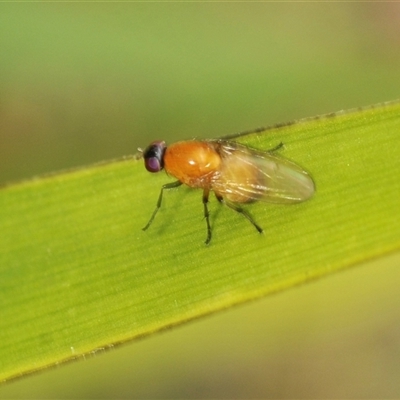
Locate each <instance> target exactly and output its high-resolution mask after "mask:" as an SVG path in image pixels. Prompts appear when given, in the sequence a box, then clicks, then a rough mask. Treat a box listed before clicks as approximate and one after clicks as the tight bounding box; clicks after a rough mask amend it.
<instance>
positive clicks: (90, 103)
mask: <svg viewBox="0 0 400 400" xmlns="http://www.w3.org/2000/svg"><path fill="white" fill-rule="evenodd" d="M0 49H1V55H2V57H1V61H0V159H1V160H2V163H1V166H0V184H1V183H6V182H9V181H15V180H20V179H25V178H29V177H32V176H35V175H38V174H42V173H45V172H50V171H54V170H60V169H65V168H70V167H74V166H81V165H85V164H90V163H93V162H97V161H101V160H105V159H111V158H117V157H121V156H122V155H127V154H133V153H135V152H136V148H137V147H139V146H141V147H144V146H146V145H147V144H148V142H149V141H150V140H153V139H165V140H167V141H176V140H178V139H183V138H192V137H217V136H221V135H226V134H230V133H234V132H239V131H243V130H247V129H251V128H256V127H259V126H265V125H271V124H275V123H278V122H286V121H290V120H293V119H297V118H302V117H306V116H312V115H316V114H321V113H326V112H331V111H337V110H340V109H348V108H352V107H358V106H363V105H368V104H374V103H378V102H382V101H387V100H393V99H396V98H398V97H400V96H399V93H400V79H399V78H400V74H399V71H400V4H399V3H281V4H279V3H225V2H219V3H167V2H166V3H163V2H159V3H145V2H144V3H117V2H116V3H112V2H109V3H94V2H93V3H91V2H85V3H61V2H60V3H57V2H53V3H2V4H0ZM379 134H380V133H379V132H377V146H379ZM310 152H312V149H310ZM334 167H335V163H334V160H332V168H334ZM138 195H142V193H138ZM383 206H384V205H383ZM127 218H129V216H127ZM394 218H398V216H394ZM360 223H361V222H360ZM399 264H400V258H399V256H398V255H397V256H396V255H393V256H390V257H387V258H385V259H383V260H376V261H373V262H370V263H367V264H365V265H363V266H362V267H361V268H354V269H352V270H350V271H348V272H345V273H341V274H337V275H334V276H331V277H329V278H326V279H324V280H321V281H317V282H314V283H311V284H308V285H305V286H302V287H299V288H296V289H293V290H290V291H287V292H284V293H281V294H279V295H275V296H270V297H268V298H266V299H264V300H262V301H258V302H255V303H253V304H248V305H245V306H242V307H239V308H236V309H234V310H230V311H228V312H225V313H220V314H217V315H215V316H213V317H210V318H207V319H203V320H200V321H196V322H194V323H192V324H188V325H185V326H182V327H179V328H177V329H174V330H171V331H167V332H164V333H163V334H160V335H155V336H154V337H150V338H148V339H146V340H143V341H140V342H136V343H132V344H128V345H124V346H122V347H120V348H119V349H116V350H113V351H109V352H107V353H105V354H102V352H101V351H98V352H97V353H96V354H95V356H94V357H91V358H89V359H86V360H85V361H84V362H82V361H81V362H76V363H71V364H69V365H66V366H62V367H60V368H57V369H53V370H49V371H46V372H44V373H42V374H38V375H36V376H31V377H28V378H26V379H22V380H19V381H16V382H12V383H10V384H8V385H5V386H2V387H0V398H33V397H34V398H83V397H85V398H154V397H158V398H163V397H169V398H179V397H185V398H199V397H220V398H224V397H230V398H231V397H238V398H249V397H264V398H266V397H274V398H285V397H318V398H321V397H325V398H327V397H330V398H332V397H342V398H343V397H400V380H399V379H398V377H399V376H400V362H399V359H400V312H399V310H400V294H399V290H398V282H400V272H399V268H398V267H399ZM1 307H2V306H1V304H0V310H1ZM0 313H1V311H0ZM0 315H1V314H0ZM99 354H101V356H99Z"/></svg>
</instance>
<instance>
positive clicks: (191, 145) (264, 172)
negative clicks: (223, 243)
mask: <svg viewBox="0 0 400 400" xmlns="http://www.w3.org/2000/svg"><path fill="white" fill-rule="evenodd" d="M279 147H281V145H279V146H278V147H276V148H275V149H272V150H269V151H260V150H255V149H251V148H249V147H247V146H244V145H242V144H239V143H237V142H234V141H229V140H223V139H215V140H187V141H182V142H177V143H174V144H171V145H169V146H167V145H166V143H165V142H164V141H155V142H152V143H151V144H150V145H149V146H148V147H147V148H146V149H145V150H144V151H143V157H144V164H145V167H146V169H147V170H148V171H150V172H159V171H161V170H162V169H165V171H166V172H167V174H168V175H172V176H174V177H175V178H176V179H177V181H175V182H171V183H167V184H165V185H163V186H162V188H161V192H160V195H159V197H158V201H157V206H156V209H155V210H154V212H153V214H152V216H151V218H150V220H149V222H148V223H147V225H146V226H145V227H144V228H143V230H146V229H147V228H148V227H149V226H150V225H151V223H152V222H153V220H154V217H155V216H156V214H157V211H158V210H159V208H160V207H161V202H162V196H163V192H164V189H171V188H174V187H177V186H180V185H182V184H185V185H188V186H190V187H192V188H201V189H203V205H204V217H205V220H206V223H207V238H206V242H205V243H206V244H208V243H210V240H211V225H210V220H209V212H208V207H207V203H208V197H209V194H210V191H213V192H214V194H215V196H216V198H217V200H218V201H219V202H223V203H225V204H226V205H227V206H229V207H230V208H232V209H233V210H235V211H237V212H238V213H240V214H242V215H243V216H244V217H246V218H247V219H248V220H249V221H250V222H251V223H252V224H253V225H254V227H255V228H256V229H257V231H258V232H260V233H261V232H262V231H263V230H262V228H261V227H260V226H259V225H258V224H257V223H256V222H255V221H254V220H253V218H252V217H251V216H250V214H248V213H247V211H246V210H245V209H243V208H242V207H241V204H243V203H249V202H252V201H256V200H259V201H265V202H270V203H278V204H293V203H300V202H302V201H305V200H307V199H309V198H310V197H311V196H312V195H313V193H314V191H315V185H314V182H313V180H312V178H311V177H310V175H308V173H307V172H306V171H304V170H303V169H302V168H301V167H299V166H298V165H297V164H294V163H293V162H291V161H288V160H286V159H284V158H283V157H279V156H277V155H275V154H274V151H275V150H277V149H278V148H279Z"/></svg>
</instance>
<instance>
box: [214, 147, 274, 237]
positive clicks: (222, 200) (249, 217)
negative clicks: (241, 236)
mask: <svg viewBox="0 0 400 400" xmlns="http://www.w3.org/2000/svg"><path fill="white" fill-rule="evenodd" d="M279 147H281V146H279ZM215 196H216V198H217V200H218V201H219V202H220V203H224V204H226V205H227V206H228V207H229V208H231V209H232V210H234V211H236V212H238V213H239V214H242V215H243V216H244V217H245V218H247V219H248V220H249V221H250V222H251V223H252V225H253V226H254V228H256V229H257V231H258V232H259V233H263V228H261V226H260V225H258V224H257V222H256V221H254V219H253V217H252V216H251V215H250V214H249V213H248V212H247V211H246V210H245V209H243V208H242V207H240V206H238V205H237V204H236V203H231V202H230V201H226V200H224V199H223V197H222V196H218V195H215Z"/></svg>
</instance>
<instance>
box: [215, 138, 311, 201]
mask: <svg viewBox="0 0 400 400" xmlns="http://www.w3.org/2000/svg"><path fill="white" fill-rule="evenodd" d="M215 143H216V146H217V151H218V152H219V154H220V156H221V159H222V165H221V169H220V175H219V177H218V178H217V181H216V182H215V184H214V190H215V192H216V193H217V194H220V195H221V196H222V197H225V198H226V199H227V200H230V201H233V202H247V201H252V200H261V201H266V202H270V203H280V204H290V203H299V202H302V201H305V200H307V199H309V198H310V197H311V196H312V195H313V193H314V191H315V185H314V181H313V180H312V178H311V177H310V175H309V174H308V173H307V172H306V171H304V170H303V169H302V168H301V167H300V166H298V165H297V164H295V163H293V162H291V161H289V160H287V159H285V158H283V157H280V156H277V155H275V154H273V153H272V152H262V151H258V150H254V149H250V148H248V147H246V146H243V145H240V144H238V143H236V142H229V141H222V140H219V141H216V142H215Z"/></svg>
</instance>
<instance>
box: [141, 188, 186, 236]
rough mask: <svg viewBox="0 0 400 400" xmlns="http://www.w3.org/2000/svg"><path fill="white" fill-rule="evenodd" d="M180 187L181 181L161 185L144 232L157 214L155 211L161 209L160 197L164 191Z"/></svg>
mask: <svg viewBox="0 0 400 400" xmlns="http://www.w3.org/2000/svg"><path fill="white" fill-rule="evenodd" d="M180 185H182V182H181V181H176V182H170V183H166V184H165V185H162V186H161V192H160V195H159V196H158V201H157V205H156V209H155V210H154V211H153V214H152V215H151V217H150V220H149V222H148V223H147V224H146V226H145V227H144V228H143V230H144V231H145V230H146V229H147V228H148V227H149V226H150V225H151V223H152V222H153V219H154V217H155V216H156V214H157V211H158V210H159V209H160V207H161V202H162V197H163V192H164V189H172V188H175V187H178V186H180Z"/></svg>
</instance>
